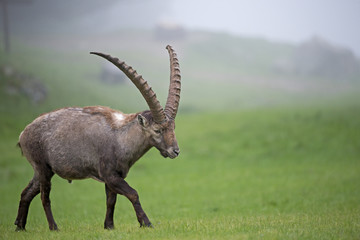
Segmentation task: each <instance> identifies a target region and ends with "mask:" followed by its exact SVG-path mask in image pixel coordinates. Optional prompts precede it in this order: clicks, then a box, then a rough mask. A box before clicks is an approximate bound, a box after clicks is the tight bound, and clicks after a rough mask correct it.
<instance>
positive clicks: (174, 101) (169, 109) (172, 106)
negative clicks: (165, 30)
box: [164, 45, 181, 119]
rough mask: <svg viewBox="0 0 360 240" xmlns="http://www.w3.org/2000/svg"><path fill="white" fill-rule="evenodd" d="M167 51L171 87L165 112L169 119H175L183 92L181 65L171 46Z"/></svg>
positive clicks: (167, 47) (168, 46)
mask: <svg viewBox="0 0 360 240" xmlns="http://www.w3.org/2000/svg"><path fill="white" fill-rule="evenodd" d="M166 49H167V50H168V52H169V57H170V85H169V94H168V98H167V101H166V105H165V110H164V111H165V114H166V116H167V117H168V118H171V119H175V117H176V113H177V111H178V108H179V102H180V92H181V75H180V65H179V60H178V58H177V55H176V52H175V51H174V49H173V48H172V47H171V46H170V45H167V46H166Z"/></svg>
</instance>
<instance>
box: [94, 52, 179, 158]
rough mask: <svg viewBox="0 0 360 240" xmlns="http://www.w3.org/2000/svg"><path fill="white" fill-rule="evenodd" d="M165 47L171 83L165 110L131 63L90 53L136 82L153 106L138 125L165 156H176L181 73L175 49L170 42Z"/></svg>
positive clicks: (139, 117) (149, 104)
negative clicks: (176, 122)
mask: <svg viewBox="0 0 360 240" xmlns="http://www.w3.org/2000/svg"><path fill="white" fill-rule="evenodd" d="M166 49H167V50H168V52H169V56H170V86H169V93H168V98H167V102H166V105H165V109H163V108H162V107H161V105H160V102H159V101H158V100H157V98H156V94H155V92H154V91H153V90H152V89H151V87H150V86H149V84H148V83H147V81H145V80H144V79H143V78H142V76H141V75H139V74H137V72H136V70H134V69H133V68H132V67H131V66H128V65H127V64H126V63H125V62H123V61H120V60H119V59H118V58H114V57H112V56H110V55H106V54H103V53H98V52H91V53H92V54H96V55H98V56H101V57H103V58H105V59H107V60H108V61H110V62H111V63H113V64H114V65H115V66H116V67H118V68H119V69H120V70H121V71H123V72H124V73H125V74H126V75H127V76H128V77H129V79H130V80H131V81H132V82H133V83H134V84H135V86H136V87H137V88H138V89H139V91H140V93H141V94H142V95H143V97H144V99H145V101H146V102H147V104H148V106H149V108H150V111H144V112H142V113H140V114H138V115H137V119H138V122H139V124H140V125H141V127H142V129H143V131H144V133H145V135H146V136H147V137H148V139H149V141H150V144H151V145H152V146H154V147H156V148H157V149H158V150H159V151H160V153H161V155H162V156H164V157H170V158H175V157H177V156H178V155H179V153H180V149H179V146H178V143H177V141H176V137H175V117H176V114H177V111H178V107H179V101H180V91H181V75H180V68H179V61H178V59H177V55H176V53H175V51H174V50H173V49H172V47H171V46H169V45H168V46H167V47H166Z"/></svg>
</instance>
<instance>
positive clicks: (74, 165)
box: [15, 46, 181, 230]
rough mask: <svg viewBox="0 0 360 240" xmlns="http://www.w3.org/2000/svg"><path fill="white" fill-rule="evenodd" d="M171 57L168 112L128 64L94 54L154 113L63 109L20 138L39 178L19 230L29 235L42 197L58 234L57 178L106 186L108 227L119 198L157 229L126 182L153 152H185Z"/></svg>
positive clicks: (23, 202)
mask: <svg viewBox="0 0 360 240" xmlns="http://www.w3.org/2000/svg"><path fill="white" fill-rule="evenodd" d="M166 48H167V50H168V52H169V55H170V86H169V94H168V98H167V102H166V105H165V109H163V108H162V107H161V105H160V103H159V101H158V100H157V98H156V94H155V93H154V91H153V90H152V89H151V87H150V86H149V85H148V83H147V82H146V81H145V80H144V79H143V78H142V76H141V75H139V74H137V72H136V71H135V70H134V69H133V68H132V67H130V66H128V65H127V64H125V62H122V61H120V60H118V59H117V58H113V57H111V56H110V55H106V54H103V53H97V52H92V54H96V55H99V56H101V57H103V58H105V59H107V60H109V61H110V62H112V63H113V64H114V65H115V66H117V67H118V68H119V69H120V70H121V71H123V72H124V73H125V74H126V75H127V76H128V77H129V78H130V80H131V81H132V82H133V83H134V84H135V86H136V87H137V88H138V89H139V91H140V92H141V94H142V95H143V97H144V99H145V101H146V102H147V104H148V106H149V108H150V111H149V110H147V111H143V112H140V113H134V114H124V113H122V112H119V111H116V110H113V109H110V108H108V107H102V106H91V107H83V108H62V109H59V110H56V111H53V112H49V113H46V114H43V115H41V116H40V117H38V118H36V119H35V120H34V121H33V122H32V123H30V124H29V125H28V126H27V127H26V128H25V129H24V131H23V132H22V133H21V134H20V137H19V146H20V148H21V150H22V153H23V155H24V156H25V157H26V158H27V160H28V161H29V162H30V164H31V165H32V167H33V169H34V177H33V179H32V180H31V181H30V183H29V184H28V186H27V187H26V188H25V189H24V190H23V192H22V194H21V199H20V204H19V210H18V215H17V218H16V221H15V225H17V230H24V229H25V225H26V219H27V215H28V210H29V205H30V203H31V201H32V199H33V198H34V197H35V196H36V195H37V194H39V193H41V201H42V204H43V207H44V210H45V214H46V218H47V220H48V223H49V228H50V230H56V229H57V225H56V223H55V221H54V218H53V214H52V211H51V205H50V198H49V194H50V189H51V178H52V176H53V175H54V174H58V175H59V176H60V177H62V178H64V179H67V180H69V181H71V180H76V179H85V178H93V179H96V180H98V181H101V182H104V183H105V191H106V198H107V201H106V206H107V210H106V217H105V222H104V227H105V228H106V229H112V228H113V227H114V222H113V215H114V208H115V203H116V198H117V194H121V195H124V196H125V197H127V198H128V199H129V200H130V201H131V203H132V204H133V206H134V209H135V212H136V216H137V219H138V221H139V223H140V226H152V225H151V223H150V221H149V219H148V217H147V216H146V214H145V212H144V211H143V209H142V207H141V204H140V201H139V196H138V194H137V192H136V191H135V190H134V189H133V188H131V187H130V186H129V185H128V184H127V182H126V181H125V180H124V179H125V177H126V176H127V174H128V171H129V169H130V167H131V166H132V165H133V164H134V163H135V162H136V161H137V160H138V159H139V158H140V157H141V156H143V155H144V154H145V153H146V152H147V151H148V150H149V149H150V148H151V147H156V148H157V149H158V150H159V151H160V153H161V155H162V156H164V157H170V158H175V157H177V156H178V155H179V153H180V149H179V146H178V143H177V141H176V137H175V131H174V130H175V117H176V114H177V111H178V107H179V100H180V91H181V76H180V69H179V62H178V59H177V56H176V53H175V52H174V50H173V49H172V48H171V47H170V46H167V47H166Z"/></svg>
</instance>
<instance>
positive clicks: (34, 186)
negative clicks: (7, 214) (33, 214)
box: [15, 177, 40, 231]
mask: <svg viewBox="0 0 360 240" xmlns="http://www.w3.org/2000/svg"><path fill="white" fill-rule="evenodd" d="M39 193H40V183H39V180H38V179H36V178H35V177H34V178H33V179H32V180H31V181H30V182H29V184H28V185H27V187H26V188H25V189H24V190H23V191H22V193H21V198H20V203H19V209H18V215H17V217H16V220H15V225H16V226H17V227H16V231H21V230H25V225H26V219H27V215H28V212H29V206H30V203H31V201H32V200H33V198H34V197H35V196H36V195H38V194H39Z"/></svg>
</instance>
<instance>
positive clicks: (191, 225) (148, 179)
mask: <svg viewBox="0 0 360 240" xmlns="http://www.w3.org/2000/svg"><path fill="white" fill-rule="evenodd" d="M219 37H220V36H218V35H216V36H214V37H213V38H211V39H207V40H206V39H205V40H204V36H202V35H201V37H200V36H195V37H194V39H190V40H191V41H190V40H189V42H181V43H179V45H180V47H179V50H178V48H177V47H176V45H174V48H175V49H176V50H177V51H178V53H179V59H180V64H181V69H182V79H183V92H182V94H183V95H182V98H181V104H180V105H181V109H180V112H179V114H178V117H177V121H176V124H177V125H176V134H177V139H178V142H179V145H180V148H181V154H180V156H179V157H178V158H176V159H173V160H171V159H164V158H162V157H161V156H160V154H159V153H158V151H157V150H156V149H153V150H151V151H150V152H149V153H147V154H146V155H145V156H144V157H143V158H142V159H140V160H139V162H137V163H136V164H135V166H133V168H132V169H131V170H130V172H129V175H128V177H127V179H126V180H127V182H128V183H129V184H130V186H132V187H133V188H135V189H136V190H137V191H138V192H139V195H140V201H141V203H142V206H143V208H144V210H145V212H146V213H147V215H148V216H149V218H150V221H151V222H152V223H153V225H154V227H155V228H154V229H145V228H139V226H138V222H137V220H136V216H135V213H134V210H133V208H132V206H131V204H130V202H129V201H128V200H127V199H126V198H124V197H123V196H118V201H117V204H116V211H115V216H114V220H115V229H114V230H111V231H108V230H104V229H103V221H104V218H105V211H106V205H105V190H104V185H103V184H101V183H99V182H97V181H94V180H91V179H90V180H82V181H73V182H72V184H69V183H68V182H67V181H66V180H64V179H61V178H60V177H58V176H54V177H53V180H52V191H51V201H52V209H53V214H54V218H55V221H56V222H57V224H58V227H59V229H60V230H59V231H57V232H50V231H49V230H48V226H47V221H46V217H45V214H44V211H43V209H42V205H41V201H40V197H39V196H37V197H36V198H35V199H34V200H33V202H32V204H31V207H30V211H29V216H28V221H27V225H26V229H27V231H25V232H15V231H14V230H15V225H13V223H14V221H15V218H16V214H17V207H18V202H19V199H20V193H21V191H22V190H23V188H24V187H25V186H26V185H27V183H28V181H29V180H30V179H31V177H32V174H33V170H32V168H31V166H30V164H29V163H28V162H27V161H26V159H25V158H23V157H21V154H20V150H19V149H17V148H16V147H15V146H16V143H17V139H18V135H19V133H20V132H21V131H22V129H23V128H24V127H25V126H26V124H28V123H29V122H31V121H32V120H33V119H34V118H35V117H36V116H38V115H39V114H41V113H43V112H47V111H51V110H52V109H56V108H60V107H64V106H69V105H70V106H86V105H106V106H110V107H113V108H116V109H119V110H123V111H124V112H137V111H141V110H143V109H146V105H145V101H144V100H143V99H142V98H141V96H140V94H139V93H138V92H137V89H136V88H135V87H134V86H132V85H131V84H125V85H115V86H112V85H106V84H101V83H100V82H99V81H98V80H97V78H98V74H99V71H100V65H99V64H100V63H101V62H102V59H98V58H96V57H94V56H91V55H89V54H88V52H89V51H92V50H97V49H86V50H77V51H72V50H71V49H70V50H63V49H51V47H50V46H46V47H47V48H46V47H45V48H42V49H40V48H37V47H33V48H29V47H25V46H23V45H22V44H20V43H18V45H19V46H18V48H17V50H16V51H14V53H13V55H12V56H11V57H5V55H4V53H1V57H0V62H1V63H2V64H3V63H5V62H10V63H12V64H13V65H14V66H15V67H16V68H17V69H20V70H21V71H24V72H27V73H29V74H32V75H36V76H37V78H39V79H40V80H41V81H42V82H43V83H44V84H45V85H46V87H47V89H48V97H47V99H46V101H44V102H42V103H41V104H38V105H34V104H31V103H30V102H29V101H28V99H27V98H26V97H25V96H23V95H22V94H20V93H12V92H10V93H9V92H8V91H7V86H9V81H11V80H12V79H7V78H6V77H4V76H2V78H3V80H2V81H1V82H0V151H1V154H0V239H37V240H38V239H359V238H360V94H359V93H360V91H359V89H360V88H359V84H358V83H348V82H341V83H339V82H331V84H324V81H325V80H324V79H317V81H316V82H315V81H313V82H311V79H295V80H294V79H291V80H288V81H287V80H286V79H284V78H285V77H277V76H274V75H272V74H271V73H270V72H269V68H268V67H267V66H268V65H267V62H268V61H269V60H268V59H270V58H271V56H272V55H273V54H274V51H275V52H279V53H280V54H287V53H288V52H289V51H291V49H290V46H287V45H284V46H281V45H276V46H275V50H274V48H270V46H268V44H269V43H266V44H265V43H263V42H261V41H260V42H259V41H258V42H256V41H255V43H253V42H252V44H255V45H256V46H254V47H256V48H257V49H260V50H262V49H263V51H264V52H263V54H264V57H263V58H261V51H260V50H259V51H260V53H256V54H257V55H256V56H255V57H254V58H253V59H255V60H253V61H257V60H256V59H257V58H259V60H258V61H260V63H261V64H260V65H259V66H260V67H259V71H260V74H257V73H256V69H255V68H254V67H253V66H252V65H251V64H249V63H247V64H249V66H248V68H247V67H246V66H243V67H240V68H239V69H238V70H237V69H236V66H232V65H231V64H219V66H216V62H215V60H214V58H209V59H207V57H206V50H205V46H203V48H198V46H199V42H201V41H204V42H206V43H207V44H209V46H213V45H214V44H215V46H218V45H216V44H218V43H217V41H218V38H219ZM223 37H225V38H226V36H223ZM197 41H198V42H197ZM233 41H235V43H232V42H233ZM239 41H240V42H237V41H236V39H232V38H230V39H228V44H229V45H230V44H233V45H234V46H237V45H236V44H240V45H241V44H242V45H241V46H245V47H244V48H245V49H248V45H249V44H250V42H247V41H245V40H239ZM132 44H133V45H135V46H132V48H133V49H136V51H134V52H135V53H134V54H132V52H131V51H130V50H129V49H127V50H126V49H121V48H119V49H117V50H115V51H112V52H114V53H113V55H114V56H119V57H120V58H121V59H124V60H126V61H127V62H128V63H129V64H130V65H133V66H134V68H135V69H137V70H138V72H139V73H141V74H142V75H143V76H144V78H145V79H147V80H148V81H149V83H150V84H151V85H152V86H153V87H154V90H155V91H156V93H157V95H158V97H159V99H160V101H161V102H162V103H164V100H165V97H166V94H167V81H168V80H167V79H168V56H167V53H166V51H165V49H164V47H165V45H164V44H163V43H155V44H153V45H151V46H152V47H153V48H152V49H151V50H146V48H147V47H149V46H141V47H139V46H138V45H136V44H138V43H136V42H135V43H132ZM219 46H220V44H219ZM108 48H109V49H105V50H104V51H105V52H110V51H111V45H109V46H108ZM154 49H155V50H154ZM267 49H268V50H267ZM270 49H273V50H270ZM100 50H101V49H100ZM181 50H183V51H181ZM238 51H240V49H238ZM154 52H156V54H154ZM158 52H160V53H158ZM221 52H222V53H223V52H225V53H226V49H225V50H221ZM209 54H210V56H212V54H213V55H215V53H212V52H210V53H209ZM245 54H247V53H245ZM142 56H144V58H142ZM228 56H230V57H232V58H233V59H231V58H229V57H228ZM128 59H129V60H128ZM219 59H220V60H219V61H220V63H223V62H226V61H229V62H232V63H233V62H234V61H235V57H234V56H232V55H224V56H219ZM195 63H199V64H198V65H196V66H195ZM207 63H209V66H210V67H209V68H207V67H206V66H207ZM250 65H251V66H250ZM261 66H263V67H261ZM251 68H254V69H251ZM154 69H155V70H154ZM246 69H248V70H246ZM267 81H270V82H267ZM271 81H273V83H271ZM165 83H166V84H165Z"/></svg>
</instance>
